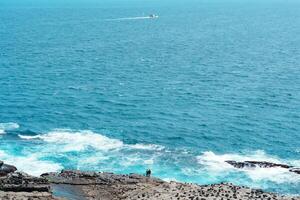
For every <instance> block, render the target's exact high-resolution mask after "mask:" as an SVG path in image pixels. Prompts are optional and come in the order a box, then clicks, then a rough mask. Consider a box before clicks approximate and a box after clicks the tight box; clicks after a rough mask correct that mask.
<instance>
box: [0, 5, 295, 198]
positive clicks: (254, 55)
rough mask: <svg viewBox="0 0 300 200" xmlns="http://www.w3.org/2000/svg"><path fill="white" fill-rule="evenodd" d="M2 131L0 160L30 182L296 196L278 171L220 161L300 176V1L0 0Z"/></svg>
mask: <svg viewBox="0 0 300 200" xmlns="http://www.w3.org/2000/svg"><path fill="white" fill-rule="evenodd" d="M152 13H154V14H157V15H159V16H160V17H159V18H156V19H149V18H145V16H147V15H149V14H152ZM143 17H144V18H143ZM0 133H1V135H0V160H4V161H6V162H8V163H11V164H14V165H16V166H17V167H18V168H19V169H20V170H23V171H25V172H27V173H30V174H33V175H39V174H41V173H43V172H46V171H58V170H60V169H63V168H68V169H69V168H71V169H81V170H99V171H113V172H116V173H130V172H135V173H144V171H145V170H146V169H147V168H151V169H152V171H153V174H154V175H155V176H158V177H160V178H163V179H165V180H178V181H184V182H194V183H199V184H207V183H217V182H221V181H229V182H233V183H235V184H241V185H247V186H251V187H259V188H263V189H265V190H267V191H273V192H279V193H283V194H300V176H297V175H295V174H292V173H289V172H288V171H286V170H284V169H276V168H275V169H267V170H266V169H259V168H258V169H252V170H249V169H244V170H237V169H234V168H232V167H230V166H229V165H227V164H226V163H225V162H224V161H226V160H237V161H244V160H264V161H271V162H276V163H286V164H290V165H294V166H298V167H300V1H298V0H288V1H287V0H260V1H259V0H251V1H250V0H184V1H179V0H174V1H170V0H160V1H158V0H129V1H121V0H111V1H96V0H94V1H93V0H87V1H83V0H74V1H71V0H68V1H67V0H66V1H59V0H53V1H45V0H24V1H23V0H22V1H21V0H1V1H0Z"/></svg>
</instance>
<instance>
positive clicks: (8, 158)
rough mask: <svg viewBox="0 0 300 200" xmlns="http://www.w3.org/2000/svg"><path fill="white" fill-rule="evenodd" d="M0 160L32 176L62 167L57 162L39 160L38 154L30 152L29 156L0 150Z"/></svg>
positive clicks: (55, 170)
mask: <svg viewBox="0 0 300 200" xmlns="http://www.w3.org/2000/svg"><path fill="white" fill-rule="evenodd" d="M0 160H4V161H5V163H8V164H11V165H14V166H17V168H18V170H20V171H24V172H26V173H29V174H31V175H34V176H39V175H41V174H42V173H45V172H57V171H59V170H61V169H63V167H62V166H61V165H60V164H58V163H53V162H51V161H45V160H40V158H39V155H38V154H31V155H30V156H15V155H10V154H7V153H6V152H5V151H1V150H0Z"/></svg>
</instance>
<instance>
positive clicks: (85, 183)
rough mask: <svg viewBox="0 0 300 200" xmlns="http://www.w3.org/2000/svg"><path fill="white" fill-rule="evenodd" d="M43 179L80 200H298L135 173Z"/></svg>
mask: <svg viewBox="0 0 300 200" xmlns="http://www.w3.org/2000/svg"><path fill="white" fill-rule="evenodd" d="M42 176H43V177H44V178H46V179H47V180H48V181H49V182H51V183H53V184H55V185H54V187H53V188H58V190H62V188H67V190H68V191H77V192H78V191H80V192H81V194H78V193H77V195H80V196H81V197H80V200H81V199H87V200H99V199H101V200H120V199H123V200H171V199H172V200H230V199H234V200H235V199H240V200H247V199H249V200H250V199H251V200H256V199H260V200H262V199H266V200H300V198H299V197H285V196H280V195H277V194H273V193H266V192H263V191H262V190H259V189H251V188H247V187H243V186H235V185H233V184H230V183H220V184H212V185H197V184H189V183H179V182H165V181H162V180H160V179H157V178H153V177H145V176H141V175H137V174H129V175H118V174H113V173H100V172H99V173H98V172H81V171H76V170H63V171H62V172H59V173H46V174H43V175H42ZM54 190H56V189H54ZM69 193H70V192H69ZM68 196H70V194H69V195H68ZM61 197H66V196H61ZM71 199H75V198H71Z"/></svg>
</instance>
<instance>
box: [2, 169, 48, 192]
mask: <svg viewBox="0 0 300 200" xmlns="http://www.w3.org/2000/svg"><path fill="white" fill-rule="evenodd" d="M0 190H1V191H5V192H50V184H49V183H48V181H47V180H46V179H43V178H38V177H33V176H30V175H28V174H25V173H22V172H14V173H10V174H8V175H7V176H5V177H0Z"/></svg>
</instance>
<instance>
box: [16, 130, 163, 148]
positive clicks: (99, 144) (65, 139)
mask: <svg viewBox="0 0 300 200" xmlns="http://www.w3.org/2000/svg"><path fill="white" fill-rule="evenodd" d="M18 136H19V137H20V138H21V139H24V140H42V141H44V142H46V143H54V144H56V145H60V146H61V147H62V149H61V150H62V151H64V152H69V151H83V150H86V149H88V148H90V147H92V148H94V149H96V150H101V151H108V150H120V149H136V150H147V151H161V150H163V149H164V147H163V146H161V145H155V144H124V143H123V142H122V141H121V140H118V139H112V138H109V137H106V136H104V135H101V134H99V133H94V132H92V131H89V130H85V131H72V130H68V129H56V130H54V131H51V132H49V133H46V134H38V135H33V136H31V135H22V134H19V135H18Z"/></svg>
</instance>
